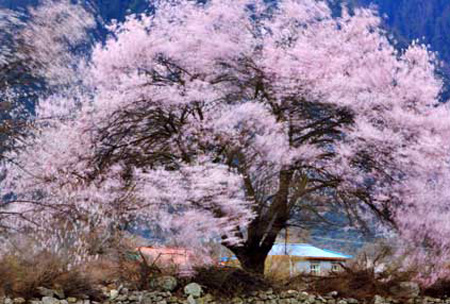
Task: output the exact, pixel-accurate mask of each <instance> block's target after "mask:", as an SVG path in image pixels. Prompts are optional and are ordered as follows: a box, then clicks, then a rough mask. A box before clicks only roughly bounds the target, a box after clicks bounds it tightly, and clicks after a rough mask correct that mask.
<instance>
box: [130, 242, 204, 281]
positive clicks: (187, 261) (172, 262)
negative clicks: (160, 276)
mask: <svg viewBox="0 0 450 304" xmlns="http://www.w3.org/2000/svg"><path fill="white" fill-rule="evenodd" d="M136 252H137V253H139V254H142V255H143V256H144V258H145V259H146V262H147V263H148V264H150V265H152V264H154V265H155V266H157V267H159V268H160V269H165V270H172V271H174V272H177V273H178V274H181V275H183V274H186V275H188V274H190V273H192V266H193V265H195V263H196V262H198V261H197V259H198V255H196V254H194V252H192V251H191V250H188V249H185V248H177V247H160V248H154V247H138V248H136Z"/></svg>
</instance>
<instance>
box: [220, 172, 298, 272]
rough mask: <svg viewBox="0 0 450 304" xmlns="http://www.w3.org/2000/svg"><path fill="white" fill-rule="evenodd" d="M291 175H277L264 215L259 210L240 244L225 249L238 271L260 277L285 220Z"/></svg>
mask: <svg viewBox="0 0 450 304" xmlns="http://www.w3.org/2000/svg"><path fill="white" fill-rule="evenodd" d="M292 175H293V174H292V171H290V170H282V171H281V172H280V175H279V182H280V184H279V188H278V191H277V193H276V195H275V196H274V199H273V201H272V203H271V205H270V207H269V209H268V210H267V211H266V212H262V209H261V208H257V209H255V210H259V212H258V213H257V214H256V217H255V218H254V219H253V220H252V222H251V223H250V224H249V226H248V228H247V239H246V240H245V242H244V243H243V244H241V245H240V246H239V245H227V244H224V245H225V246H226V247H227V248H228V249H230V250H231V251H232V252H233V253H234V254H235V255H236V258H237V259H238V260H239V262H240V264H241V267H242V268H243V269H244V270H246V271H248V272H252V273H257V274H261V275H262V274H264V264H265V261H266V258H267V256H268V254H269V252H270V250H271V249H272V246H273V245H274V243H275V241H276V238H277V236H278V234H279V233H280V231H281V230H282V229H283V228H285V227H286V224H287V221H288V219H289V213H290V210H289V187H290V183H291V179H292Z"/></svg>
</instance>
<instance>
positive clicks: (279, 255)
mask: <svg viewBox="0 0 450 304" xmlns="http://www.w3.org/2000/svg"><path fill="white" fill-rule="evenodd" d="M351 258H352V256H350V255H346V254H342V253H339V252H334V251H331V250H326V249H320V248H318V247H315V246H313V245H311V244H305V243H277V244H275V245H274V246H273V247H272V249H271V250H270V252H269V256H268V258H267V260H266V265H265V268H266V273H272V274H274V275H276V276H289V277H291V276H295V275H297V274H300V273H309V274H312V275H318V276H320V275H326V274H328V273H330V272H332V271H339V270H340V269H341V265H342V264H344V263H345V262H346V261H348V260H349V259H351Z"/></svg>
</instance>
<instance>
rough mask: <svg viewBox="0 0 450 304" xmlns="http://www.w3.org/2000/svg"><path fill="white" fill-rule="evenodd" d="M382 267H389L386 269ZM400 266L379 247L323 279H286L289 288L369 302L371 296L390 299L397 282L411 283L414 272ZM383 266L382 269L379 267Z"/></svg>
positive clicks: (308, 276) (305, 276)
mask: <svg viewBox="0 0 450 304" xmlns="http://www.w3.org/2000/svg"><path fill="white" fill-rule="evenodd" d="M386 265H389V267H388V266H386ZM397 265H400V264H398V263H396V262H395V261H394V260H392V259H391V250H390V248H389V247H381V248H378V249H377V252H375V253H373V252H372V253H371V254H370V255H369V254H367V252H365V253H363V254H361V255H360V256H359V257H358V258H357V259H356V260H355V261H353V262H350V263H349V264H348V265H343V264H342V270H341V271H339V272H335V273H331V274H330V275H329V276H326V277H317V276H311V275H305V274H303V275H300V276H297V277H294V278H293V279H291V280H289V281H288V283H287V284H286V285H287V286H288V287H289V288H297V289H298V288H303V289H305V288H306V289H308V290H309V291H312V292H315V293H318V294H326V293H329V292H331V291H337V292H338V293H339V295H340V296H343V297H351V298H357V299H372V298H373V297H374V296H375V295H380V296H384V297H387V296H391V293H390V289H391V288H392V287H394V286H398V284H399V283H401V282H405V281H411V279H412V278H413V277H414V276H415V272H414V271H411V270H409V271H402V270H400V269H401V268H400V266H397ZM381 266H383V267H381Z"/></svg>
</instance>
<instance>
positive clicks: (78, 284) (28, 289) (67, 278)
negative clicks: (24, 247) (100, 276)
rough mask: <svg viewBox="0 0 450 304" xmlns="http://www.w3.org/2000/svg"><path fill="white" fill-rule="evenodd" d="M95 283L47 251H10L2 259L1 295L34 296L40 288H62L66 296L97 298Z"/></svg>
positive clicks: (0, 261) (0, 272) (0, 260)
mask: <svg viewBox="0 0 450 304" xmlns="http://www.w3.org/2000/svg"><path fill="white" fill-rule="evenodd" d="M94 285H95V283H94V282H93V281H92V280H91V279H90V278H89V277H88V276H87V275H86V274H84V273H83V270H82V269H75V268H74V269H70V268H69V267H68V264H67V263H66V261H65V260H64V259H61V258H59V257H57V256H55V255H53V254H50V253H48V252H40V253H38V254H30V255H14V254H7V255H4V256H3V257H2V258H1V259H0V294H7V295H11V296H16V297H23V298H25V299H31V298H35V297H39V293H38V290H37V288H38V287H41V286H42V287H46V288H62V289H63V291H64V293H65V294H66V295H71V296H81V295H89V296H91V297H93V298H98V293H97V292H96V291H95V290H94V289H93V286H94Z"/></svg>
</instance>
